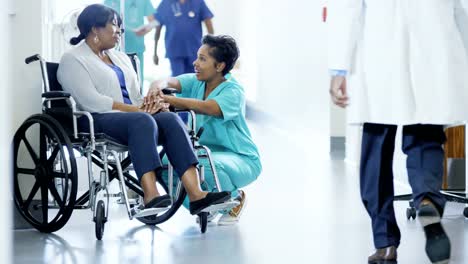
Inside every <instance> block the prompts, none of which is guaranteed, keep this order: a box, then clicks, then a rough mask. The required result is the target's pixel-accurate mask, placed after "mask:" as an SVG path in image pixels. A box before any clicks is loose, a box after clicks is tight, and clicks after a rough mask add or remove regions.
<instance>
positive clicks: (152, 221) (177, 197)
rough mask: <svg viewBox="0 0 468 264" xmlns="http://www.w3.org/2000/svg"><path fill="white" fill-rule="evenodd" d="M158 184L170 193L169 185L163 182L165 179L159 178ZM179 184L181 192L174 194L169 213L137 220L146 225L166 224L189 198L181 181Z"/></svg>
mask: <svg viewBox="0 0 468 264" xmlns="http://www.w3.org/2000/svg"><path fill="white" fill-rule="evenodd" d="M158 182H159V183H160V184H161V185H162V186H163V188H164V190H165V191H166V192H167V193H169V191H168V188H167V184H166V183H165V182H164V181H163V179H162V178H161V177H158ZM179 184H180V185H181V186H180V191H179V193H178V194H177V193H176V194H174V197H173V202H172V206H171V207H170V208H169V209H168V210H167V211H165V212H164V213H162V214H159V215H150V216H145V217H138V218H137V219H138V221H140V222H142V223H144V224H146V225H158V224H161V223H164V222H166V221H167V220H169V218H171V217H172V216H173V215H174V214H175V213H176V212H177V210H179V208H180V206H181V205H182V203H183V202H184V200H185V197H186V196H187V192H186V191H185V189H184V187H183V186H182V183H181V182H180V181H179Z"/></svg>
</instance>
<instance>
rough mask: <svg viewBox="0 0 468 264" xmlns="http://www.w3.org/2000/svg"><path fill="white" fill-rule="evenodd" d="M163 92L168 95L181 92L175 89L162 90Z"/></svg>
mask: <svg viewBox="0 0 468 264" xmlns="http://www.w3.org/2000/svg"><path fill="white" fill-rule="evenodd" d="M162 92H163V93H164V94H166V95H168V94H176V93H179V91H177V89H174V88H164V89H162Z"/></svg>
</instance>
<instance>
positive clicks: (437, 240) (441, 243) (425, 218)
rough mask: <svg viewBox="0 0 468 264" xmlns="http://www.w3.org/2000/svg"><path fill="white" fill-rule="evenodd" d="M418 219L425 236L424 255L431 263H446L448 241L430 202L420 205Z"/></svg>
mask: <svg viewBox="0 0 468 264" xmlns="http://www.w3.org/2000/svg"><path fill="white" fill-rule="evenodd" d="M418 219H419V221H420V222H421V225H422V226H423V228H424V233H425V234H426V254H427V256H428V257H429V259H430V260H431V263H438V264H439V263H448V262H449V259H450V240H449V238H448V236H447V234H446V233H445V231H444V228H443V227H442V224H441V223H440V221H441V217H440V214H439V212H438V211H437V209H436V208H435V206H434V205H433V204H432V203H430V202H428V203H425V204H423V205H420V206H419V211H418Z"/></svg>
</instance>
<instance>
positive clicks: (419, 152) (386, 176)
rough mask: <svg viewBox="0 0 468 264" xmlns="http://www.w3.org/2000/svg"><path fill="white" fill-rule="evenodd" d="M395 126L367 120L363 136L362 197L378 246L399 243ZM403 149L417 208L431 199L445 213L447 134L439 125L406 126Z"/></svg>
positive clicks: (404, 127)
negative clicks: (444, 174)
mask: <svg viewBox="0 0 468 264" xmlns="http://www.w3.org/2000/svg"><path fill="white" fill-rule="evenodd" d="M396 131H397V126H396V125H382V124H371V123H365V124H364V129H363V136H362V145H361V146H362V149H361V164H360V187H361V198H362V201H363V203H364V206H365V208H366V210H367V212H368V213H369V216H370V217H371V220H372V233H373V236H374V245H375V248H383V247H387V246H392V245H393V246H398V245H399V244H400V238H401V235H400V230H399V228H398V226H397V222H396V219H395V212H394V208H393V197H394V189H393V170H392V166H393V152H394V148H395V135H396ZM402 141H403V142H402V150H403V152H404V153H405V154H406V155H407V159H406V168H407V170H408V178H409V183H410V185H411V188H412V190H413V200H414V204H415V207H416V208H418V207H419V204H420V203H421V201H422V199H424V198H429V199H430V200H431V201H432V202H433V203H434V205H435V206H436V207H437V209H438V210H439V212H440V213H441V215H442V213H443V208H444V205H445V199H444V197H443V196H442V195H441V194H440V192H439V191H440V188H441V186H442V174H443V159H444V150H443V149H442V144H443V143H444V142H445V133H444V131H443V127H442V126H440V125H408V126H403V140H402Z"/></svg>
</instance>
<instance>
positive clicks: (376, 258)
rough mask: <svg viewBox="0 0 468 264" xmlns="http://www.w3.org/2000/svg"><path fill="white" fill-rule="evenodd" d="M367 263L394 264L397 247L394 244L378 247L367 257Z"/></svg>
mask: <svg viewBox="0 0 468 264" xmlns="http://www.w3.org/2000/svg"><path fill="white" fill-rule="evenodd" d="M367 263H369V264H396V263H397V249H396V247H395V246H389V247H385V248H378V249H376V250H375V253H374V254H372V255H370V256H369V258H367Z"/></svg>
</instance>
